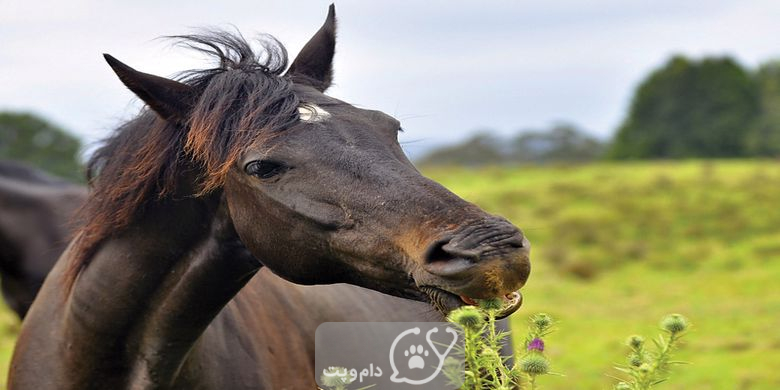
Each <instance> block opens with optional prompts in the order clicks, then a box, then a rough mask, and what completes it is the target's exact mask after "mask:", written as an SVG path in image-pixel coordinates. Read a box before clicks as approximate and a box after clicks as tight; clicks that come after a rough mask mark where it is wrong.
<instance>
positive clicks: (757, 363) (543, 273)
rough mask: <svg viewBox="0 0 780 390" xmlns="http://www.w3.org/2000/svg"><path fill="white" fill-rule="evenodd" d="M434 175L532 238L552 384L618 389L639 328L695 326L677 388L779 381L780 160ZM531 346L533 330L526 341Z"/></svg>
mask: <svg viewBox="0 0 780 390" xmlns="http://www.w3.org/2000/svg"><path fill="white" fill-rule="evenodd" d="M425 173H426V174H428V175H429V176H431V177H432V178H434V179H435V180H438V181H440V182H441V183H442V184H444V185H445V186H447V187H448V188H450V189H452V190H453V191H454V192H456V193H458V194H460V195H461V196H463V197H465V198H466V199H469V200H471V201H474V202H476V203H477V204H479V205H481V206H483V207H485V208H486V209H488V210H489V211H491V212H495V213H498V214H502V215H505V216H507V217H508V218H509V219H510V220H512V222H514V223H515V224H517V225H518V226H520V227H522V228H523V229H524V230H525V232H526V234H527V235H528V237H529V238H530V240H531V244H532V245H531V246H532V251H531V252H532V263H533V271H532V273H531V278H530V280H529V283H528V285H527V286H526V287H525V288H524V289H523V291H524V293H523V295H524V297H525V304H524V306H523V308H521V310H520V311H519V312H518V313H516V314H515V315H514V316H513V318H512V320H513V327H514V328H515V329H521V330H524V329H525V325H526V322H525V321H526V318H527V317H528V315H530V314H531V313H537V312H546V313H549V314H550V315H552V316H553V317H554V318H556V320H557V323H558V331H557V332H556V333H554V334H552V335H550V336H549V341H548V342H547V347H546V353H548V355H549V356H550V360H551V362H552V367H551V368H552V370H554V371H556V372H559V373H563V374H565V375H566V376H565V377H545V378H544V381H543V382H542V388H545V389H573V388H576V389H607V388H611V387H612V386H613V385H614V383H615V380H614V379H612V378H610V377H609V376H610V375H612V376H618V375H619V372H617V371H616V370H615V369H614V366H615V364H624V363H625V355H626V348H625V346H624V341H625V338H626V336H627V335H629V334H644V335H647V336H652V335H655V334H656V333H657V332H658V329H657V323H658V319H659V318H662V317H663V316H664V315H665V314H666V313H671V312H677V313H683V314H685V315H686V316H687V317H688V318H689V319H690V320H691V321H692V322H693V323H694V324H695V326H694V327H693V328H692V329H691V330H690V334H689V336H688V337H686V339H684V340H682V343H681V345H680V350H679V352H678V353H677V354H676V358H677V359H679V360H683V361H687V362H691V364H690V365H686V366H684V367H681V368H677V369H676V372H675V373H674V374H673V375H672V379H671V380H670V381H669V382H668V383H664V384H662V385H660V387H661V388H666V389H777V388H780V370H778V369H777V368H778V367H780V163H779V162H777V161H704V162H703V161H688V162H674V163H671V162H656V163H629V164H595V165H589V166H584V167H576V168H575V167H565V166H560V167H518V168H487V169H479V170H468V169H429V170H425ZM514 341H515V343H516V345H518V348H520V347H522V345H521V344H520V343H521V342H522V337H515V339H514Z"/></svg>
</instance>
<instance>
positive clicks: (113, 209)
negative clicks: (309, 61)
mask: <svg viewBox="0 0 780 390" xmlns="http://www.w3.org/2000/svg"><path fill="white" fill-rule="evenodd" d="M169 38H175V39H177V40H178V43H179V44H181V45H183V46H186V47H188V48H191V49H194V50H196V51H198V52H200V53H204V54H206V55H208V56H209V57H211V58H213V59H215V60H216V62H217V66H216V67H214V68H211V69H205V70H192V71H187V72H184V73H182V74H181V75H180V76H179V77H178V78H177V79H178V80H179V81H180V82H183V83H185V84H188V85H189V86H191V87H193V90H194V91H195V95H196V96H199V99H198V100H197V102H195V103H194V105H193V107H192V109H191V112H190V115H189V120H188V121H187V122H186V123H184V124H177V123H173V122H169V121H167V120H165V119H163V118H161V117H160V116H158V115H157V114H155V113H154V112H152V111H151V110H149V109H145V110H144V111H142V112H141V113H140V114H139V115H138V116H137V117H136V118H134V119H132V120H130V121H128V122H126V123H124V124H123V125H121V126H120V127H119V128H117V129H116V130H115V131H114V133H113V134H112V135H111V136H110V137H108V138H107V139H106V140H104V141H103V144H102V146H101V147H100V148H99V149H98V150H97V151H96V152H95V153H94V154H93V155H92V157H91V158H90V160H89V162H88V164H87V176H88V178H89V181H90V186H91V188H92V191H91V192H90V196H89V198H88V200H87V202H86V204H85V206H84V207H83V209H82V210H81V212H80V216H81V219H82V220H84V221H86V223H85V224H84V225H83V226H82V228H81V230H80V232H79V234H78V237H77V240H78V242H77V244H76V247H75V248H76V255H75V256H73V261H72V263H71V264H70V267H69V269H68V273H67V274H66V280H67V278H68V277H69V278H70V280H71V281H75V278H76V276H77V275H78V273H79V272H80V271H81V270H82V269H83V268H84V267H85V266H86V265H87V262H88V259H89V258H90V257H91V256H92V255H94V252H95V251H96V250H97V247H98V246H99V245H100V243H101V242H103V241H104V240H105V239H106V238H108V237H110V236H113V235H115V234H117V233H118V232H121V231H122V230H123V229H125V228H126V227H128V225H130V224H131V223H132V222H133V221H134V219H135V218H136V217H137V216H138V215H139V214H140V213H141V212H142V210H143V209H144V208H145V206H146V205H148V204H150V203H151V202H159V201H161V200H163V199H166V198H168V199H171V198H182V197H190V196H196V197H197V196H204V195H206V194H209V193H212V192H214V191H215V190H218V189H220V188H221V187H222V185H223V184H224V180H225V176H226V174H227V172H228V171H229V169H230V167H231V166H232V164H234V163H235V161H236V159H238V158H239V156H240V153H241V151H242V150H244V148H245V147H246V146H248V145H250V144H252V143H254V142H257V141H262V140H263V139H265V138H266V137H271V136H272V135H273V133H274V132H278V131H281V130H284V129H286V128H288V127H289V126H291V125H292V124H293V123H295V122H296V121H297V120H298V115H299V114H298V105H299V103H300V102H299V98H298V96H297V95H296V94H295V91H294V88H293V83H292V81H291V80H290V79H289V77H282V76H281V74H282V72H283V71H284V70H285V68H286V67H287V52H286V50H285V48H284V46H282V44H281V43H279V41H277V40H276V39H275V38H273V37H271V36H270V35H264V36H262V37H261V39H260V40H259V43H260V46H261V50H260V51H258V52H255V51H254V50H253V49H252V46H251V45H250V43H249V42H247V40H246V39H244V37H243V36H241V35H240V33H230V32H226V31H221V30H209V31H206V32H204V33H201V34H197V35H186V36H175V37H169ZM193 177H195V179H194V181H195V182H194V183H193V182H192V181H193ZM184 180H187V181H188V182H183V181H184ZM182 188H184V189H185V190H184V191H190V193H181V192H182Z"/></svg>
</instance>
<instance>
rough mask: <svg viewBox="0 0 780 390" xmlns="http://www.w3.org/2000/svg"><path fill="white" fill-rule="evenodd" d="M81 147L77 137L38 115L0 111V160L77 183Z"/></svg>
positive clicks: (79, 178) (79, 174) (80, 173)
mask: <svg viewBox="0 0 780 390" xmlns="http://www.w3.org/2000/svg"><path fill="white" fill-rule="evenodd" d="M80 148H81V142H80V141H79V139H78V138H76V137H74V136H73V135H70V134H69V133H68V132H66V131H65V130H63V129H61V128H59V127H57V126H55V125H53V124H51V123H50V122H48V121H46V120H45V119H43V118H41V117H39V116H36V115H33V114H30V113H15V112H0V158H4V159H11V160H17V161H22V162H25V163H28V164H30V165H33V166H36V167H38V168H41V169H43V170H45V171H48V172H49V173H52V174H54V175H57V176H60V177H63V178H67V179H72V180H76V181H80V180H83V179H82V168H81V163H80V161H79V157H78V154H79V150H80Z"/></svg>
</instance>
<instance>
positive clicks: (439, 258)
mask: <svg viewBox="0 0 780 390" xmlns="http://www.w3.org/2000/svg"><path fill="white" fill-rule="evenodd" d="M449 242H450V241H449V240H441V241H437V242H436V243H434V244H433V245H431V247H430V248H428V251H427V252H426V253H425V263H426V264H431V263H436V262H448V261H451V260H455V259H456V258H457V256H455V255H453V254H452V253H450V252H448V251H446V250H445V249H444V246H445V245H447V243H449Z"/></svg>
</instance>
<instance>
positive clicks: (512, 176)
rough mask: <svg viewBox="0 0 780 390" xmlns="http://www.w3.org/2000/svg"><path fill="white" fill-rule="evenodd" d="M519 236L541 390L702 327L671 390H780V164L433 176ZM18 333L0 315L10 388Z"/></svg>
mask: <svg viewBox="0 0 780 390" xmlns="http://www.w3.org/2000/svg"><path fill="white" fill-rule="evenodd" d="M423 172H424V173H425V174H426V175H428V176H430V177H431V178H433V179H434V180H437V181H439V182H441V183H442V184H443V185H444V186H446V187H448V188H450V189H451V190H453V191H454V192H455V193H457V194H459V195H461V196H462V197H464V198H466V199H467V200H470V201H473V202H475V203H477V204H479V205H480V206H482V207H484V208H485V209H487V210H488V211H490V212H493V213H496V214H501V215H504V216H506V217H507V218H509V219H510V220H511V221H512V222H514V223H515V224H517V225H518V226H520V227H521V228H522V229H523V230H524V231H525V233H526V235H527V236H528V237H529V239H530V240H531V244H532V263H533V271H532V274H531V278H530V280H529V283H528V285H527V286H526V287H525V288H524V289H523V295H524V297H525V303H524V305H523V307H522V308H521V309H520V310H519V311H518V312H517V313H516V314H515V315H513V317H512V321H513V327H514V328H515V329H519V330H520V333H519V334H516V335H515V337H514V342H515V344H516V345H517V346H518V349H520V348H522V347H523V342H524V340H523V335H524V332H525V329H526V328H527V318H528V316H529V315H531V314H532V313H538V312H545V313H549V314H550V315H551V316H552V317H553V318H555V319H556V324H557V325H556V328H557V331H556V332H555V333H553V334H551V335H549V336H548V339H547V340H545V344H546V345H545V354H547V355H548V356H549V357H550V362H551V370H552V371H554V372H557V373H562V374H564V375H565V376H563V377H560V376H545V377H544V378H541V379H540V388H542V389H608V388H612V386H613V385H614V384H615V383H616V381H615V380H614V379H612V378H611V377H610V376H619V375H620V373H619V372H618V371H616V370H615V369H614V366H615V365H621V364H625V362H626V354H627V349H626V347H625V340H626V337H627V336H628V335H631V334H642V335H645V336H647V338H648V339H649V338H650V337H653V336H654V335H656V334H657V333H658V325H657V324H658V320H659V319H660V318H662V317H663V316H664V315H665V314H667V313H683V314H685V315H686V317H687V318H688V319H690V321H691V322H692V323H693V324H694V326H693V328H692V329H690V330H689V332H688V333H689V334H688V336H686V338H685V339H683V340H682V341H681V344H680V347H679V350H678V352H677V353H676V354H675V359H678V360H683V361H686V362H690V363H691V364H689V365H686V366H683V367H677V368H675V371H674V373H673V374H672V375H671V380H670V381H669V382H668V383H664V384H662V385H660V386H659V388H662V389H777V388H780V370H779V369H778V368H780V162H778V161H744V160H734V161H683V162H637V163H621V164H607V163H604V164H593V165H587V166H582V167H569V166H547V167H512V168H507V167H496V168H481V169H465V168H435V169H434V168H430V169H425V168H423ZM17 331H18V324H17V323H16V321H15V319H14V318H13V315H12V314H11V313H10V312H9V311H8V310H7V309H5V308H3V309H2V310H0V375H2V377H3V378H2V379H3V380H2V382H1V383H5V379H4V377H5V375H6V373H7V365H8V363H9V360H10V353H11V349H12V346H13V340H14V337H15V335H16V332H17Z"/></svg>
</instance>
